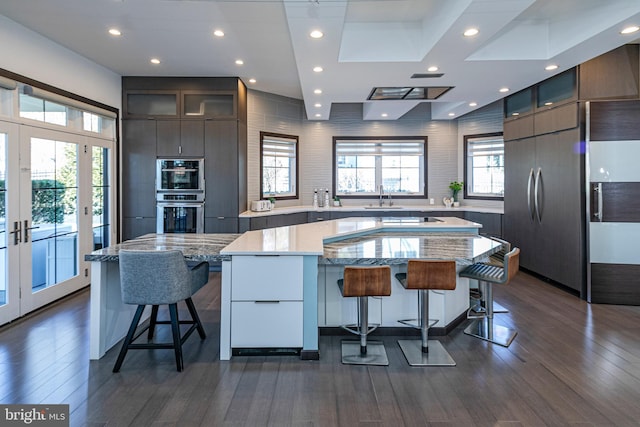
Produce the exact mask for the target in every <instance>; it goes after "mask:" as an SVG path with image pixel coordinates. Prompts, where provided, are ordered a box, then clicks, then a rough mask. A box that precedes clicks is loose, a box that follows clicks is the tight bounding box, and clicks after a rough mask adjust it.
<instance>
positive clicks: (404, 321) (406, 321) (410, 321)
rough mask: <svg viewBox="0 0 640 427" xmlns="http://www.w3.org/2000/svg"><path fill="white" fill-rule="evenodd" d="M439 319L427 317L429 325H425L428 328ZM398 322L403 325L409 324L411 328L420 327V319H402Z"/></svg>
mask: <svg viewBox="0 0 640 427" xmlns="http://www.w3.org/2000/svg"><path fill="white" fill-rule="evenodd" d="M439 321H440V319H429V326H427V327H428V328H430V327H432V326H433V325H435V324H436V323H438V322H439ZM398 323H402V324H403V325H406V326H409V327H411V328H413V329H421V328H422V326H420V319H402V320H398Z"/></svg>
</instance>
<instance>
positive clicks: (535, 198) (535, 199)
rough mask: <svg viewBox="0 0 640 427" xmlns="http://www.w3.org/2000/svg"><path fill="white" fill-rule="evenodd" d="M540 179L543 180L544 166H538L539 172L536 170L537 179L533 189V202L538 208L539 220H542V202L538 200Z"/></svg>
mask: <svg viewBox="0 0 640 427" xmlns="http://www.w3.org/2000/svg"><path fill="white" fill-rule="evenodd" d="M540 181H542V168H538V172H536V180H535V184H534V190H533V202H534V205H535V208H536V216H537V217H538V222H542V215H541V214H540V204H539V201H538V199H539V198H540Z"/></svg>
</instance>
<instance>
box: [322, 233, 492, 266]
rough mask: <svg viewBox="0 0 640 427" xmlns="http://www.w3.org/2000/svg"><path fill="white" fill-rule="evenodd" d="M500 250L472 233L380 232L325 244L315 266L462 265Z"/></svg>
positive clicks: (490, 242)
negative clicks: (428, 261)
mask: <svg viewBox="0 0 640 427" xmlns="http://www.w3.org/2000/svg"><path fill="white" fill-rule="evenodd" d="M500 248H501V244H500V243H499V242H497V241H495V240H491V239H487V238H486V237H482V236H480V235H478V234H473V233H465V232H457V233H448V232H444V233H434V232H417V233H416V232H403V231H395V232H388V231H384V232H377V233H372V234H368V235H365V236H358V237H353V238H348V239H344V240H339V241H335V242H332V243H325V245H324V254H323V256H322V257H321V258H320V261H319V263H320V264H340V265H354V264H361V265H389V264H406V263H407V261H408V260H409V259H454V260H455V261H456V262H457V263H459V264H462V265H465V264H472V263H475V262H479V261H480V260H482V259H483V258H485V257H487V256H489V255H491V254H492V253H495V252H497V251H498V250H500Z"/></svg>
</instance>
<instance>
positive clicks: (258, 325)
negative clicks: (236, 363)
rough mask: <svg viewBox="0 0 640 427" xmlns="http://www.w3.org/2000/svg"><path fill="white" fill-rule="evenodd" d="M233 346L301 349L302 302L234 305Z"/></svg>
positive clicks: (232, 318) (241, 302) (232, 312)
mask: <svg viewBox="0 0 640 427" xmlns="http://www.w3.org/2000/svg"><path fill="white" fill-rule="evenodd" d="M231 347H244V348H258V347H287V348H289V347H291V348H295V347H302V301H279V302H270V301H269V302H266V301H265V302H260V301H254V302H250V301H238V302H232V303H231Z"/></svg>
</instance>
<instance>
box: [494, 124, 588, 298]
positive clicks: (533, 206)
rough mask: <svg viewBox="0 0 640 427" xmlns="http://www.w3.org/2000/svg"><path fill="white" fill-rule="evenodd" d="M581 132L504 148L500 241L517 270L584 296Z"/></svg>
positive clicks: (554, 135) (513, 142)
mask: <svg viewBox="0 0 640 427" xmlns="http://www.w3.org/2000/svg"><path fill="white" fill-rule="evenodd" d="M580 141H581V132H580V129H579V128H576V129H573V130H568V131H563V132H557V133H551V134H545V135H541V136H537V137H534V138H526V139H522V140H516V141H509V142H507V143H505V165H507V167H506V172H505V199H504V211H505V213H504V238H505V239H506V240H508V241H509V242H511V244H512V245H513V246H517V247H519V248H520V250H521V253H520V265H521V266H522V267H524V268H527V269H529V270H531V271H534V272H536V273H538V274H541V275H543V276H545V277H547V278H549V279H552V280H554V281H556V282H558V283H560V284H562V285H564V286H567V287H569V288H571V289H574V290H576V291H578V292H581V293H582V292H583V290H584V289H583V285H584V279H585V277H584V267H585V266H584V223H585V222H584V218H583V217H584V197H583V194H582V191H581V188H583V183H584V168H583V164H584V159H583V153H581V151H580V150H577V149H576V147H579V144H580Z"/></svg>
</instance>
